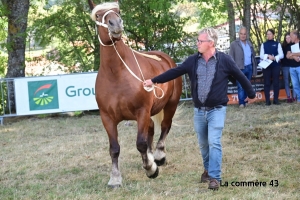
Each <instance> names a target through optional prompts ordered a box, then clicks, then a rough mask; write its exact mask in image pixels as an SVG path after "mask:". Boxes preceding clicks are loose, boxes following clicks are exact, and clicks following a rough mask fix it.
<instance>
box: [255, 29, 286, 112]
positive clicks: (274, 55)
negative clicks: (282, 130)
mask: <svg viewBox="0 0 300 200" xmlns="http://www.w3.org/2000/svg"><path fill="white" fill-rule="evenodd" d="M274 36H275V31H274V30H273V29H268V30H267V41H266V42H264V43H263V44H262V45H261V47H260V59H262V60H266V59H269V60H271V61H273V62H272V63H271V64H270V65H269V66H268V67H267V68H266V69H263V76H264V93H265V99H266V105H267V106H269V105H271V101H270V89H271V80H272V83H273V104H275V105H279V104H280V103H279V101H278V96H279V75H280V64H279V61H280V60H281V59H282V58H283V57H284V55H283V51H282V47H281V44H280V43H279V42H277V41H275V40H274Z"/></svg>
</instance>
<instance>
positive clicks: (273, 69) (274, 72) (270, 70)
mask: <svg viewBox="0 0 300 200" xmlns="http://www.w3.org/2000/svg"><path fill="white" fill-rule="evenodd" d="M263 76H264V90H265V91H264V92H265V98H266V102H267V103H268V102H269V101H270V90H271V80H272V83H273V92H274V99H273V101H274V102H278V96H279V76H280V66H279V65H275V66H269V67H267V68H266V69H263Z"/></svg>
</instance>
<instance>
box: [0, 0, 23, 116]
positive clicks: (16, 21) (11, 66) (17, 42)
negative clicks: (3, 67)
mask: <svg viewBox="0 0 300 200" xmlns="http://www.w3.org/2000/svg"><path fill="white" fill-rule="evenodd" d="M3 2H6V4H5V6H6V7H7V9H8V11H9V12H8V16H7V17H8V36H7V50H8V68H7V74H6V77H7V78H13V77H24V76H25V46H26V28H27V20H28V11H29V0H9V1H3ZM8 90H9V94H10V95H9V97H8V98H9V100H10V105H9V106H10V108H11V110H13V111H14V110H15V99H14V98H15V95H14V88H13V83H11V84H9V86H8Z"/></svg>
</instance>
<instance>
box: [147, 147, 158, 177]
mask: <svg viewBox="0 0 300 200" xmlns="http://www.w3.org/2000/svg"><path fill="white" fill-rule="evenodd" d="M147 157H148V160H149V162H148V163H149V164H150V165H151V164H152V166H151V168H150V169H148V170H146V175H147V176H148V177H150V176H152V175H153V174H154V173H155V172H156V169H157V165H156V163H155V162H154V157H153V155H152V153H150V152H149V150H148V152H147Z"/></svg>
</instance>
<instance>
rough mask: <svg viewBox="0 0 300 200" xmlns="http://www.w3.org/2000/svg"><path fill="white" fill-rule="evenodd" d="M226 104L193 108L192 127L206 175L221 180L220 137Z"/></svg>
mask: <svg viewBox="0 0 300 200" xmlns="http://www.w3.org/2000/svg"><path fill="white" fill-rule="evenodd" d="M226 108H227V107H226V106H223V107H222V108H214V109H212V110H210V111H203V110H200V109H198V108H194V128H195V132H196V134H197V138H198V144H199V148H200V152H201V155H202V160H203V165H204V169H205V170H207V171H208V175H209V176H210V177H211V178H214V179H216V180H218V181H220V180H221V168H222V144H221V137H222V131H223V128H224V124H225V118H226Z"/></svg>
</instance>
